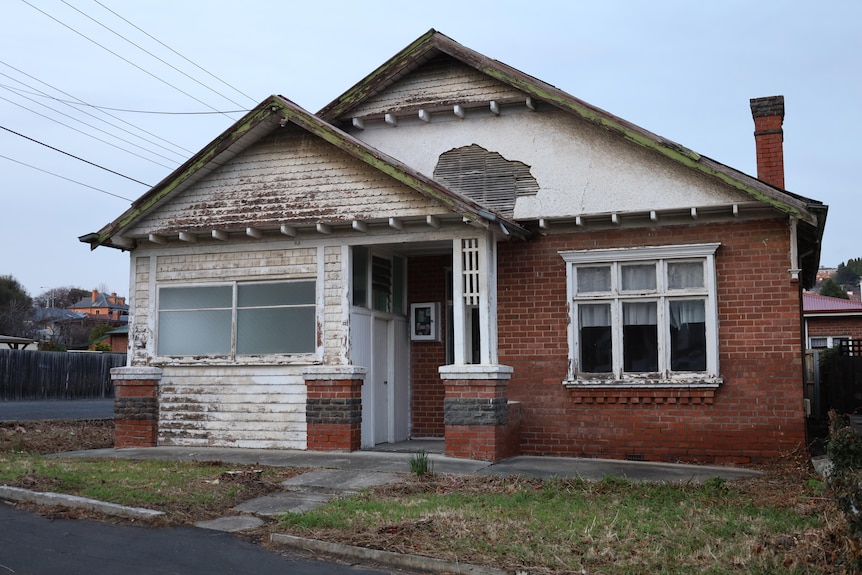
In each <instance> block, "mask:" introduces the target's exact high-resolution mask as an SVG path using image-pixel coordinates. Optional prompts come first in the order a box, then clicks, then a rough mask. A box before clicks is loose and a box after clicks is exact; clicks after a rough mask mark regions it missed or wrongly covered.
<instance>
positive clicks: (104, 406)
mask: <svg viewBox="0 0 862 575" xmlns="http://www.w3.org/2000/svg"><path fill="white" fill-rule="evenodd" d="M113 417H114V400H113V399H68V400H59V401H53V400H46V401H0V421H26V420H34V419H113Z"/></svg>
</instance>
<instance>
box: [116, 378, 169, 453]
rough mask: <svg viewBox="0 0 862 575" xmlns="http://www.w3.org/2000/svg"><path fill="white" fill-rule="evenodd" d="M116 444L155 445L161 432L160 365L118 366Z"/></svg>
mask: <svg viewBox="0 0 862 575" xmlns="http://www.w3.org/2000/svg"><path fill="white" fill-rule="evenodd" d="M111 380H112V381H113V382H114V447H116V448H120V447H155V446H156V445H157V443H158V431H159V383H160V382H161V380H162V370H161V369H159V368H158V367H114V368H112V369H111Z"/></svg>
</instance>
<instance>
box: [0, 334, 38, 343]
mask: <svg viewBox="0 0 862 575" xmlns="http://www.w3.org/2000/svg"><path fill="white" fill-rule="evenodd" d="M2 343H10V344H14V345H28V344H31V343H36V340H35V339H33V338H32V337H15V336H13V335H0V344H2Z"/></svg>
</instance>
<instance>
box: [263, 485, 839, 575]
mask: <svg viewBox="0 0 862 575" xmlns="http://www.w3.org/2000/svg"><path fill="white" fill-rule="evenodd" d="M493 481H495V482H496V485H494V486H493V487H492V488H489V491H490V492H489V493H471V492H468V493H464V492H447V491H448V489H447V488H445V487H442V488H441V487H440V486H439V485H438V486H431V485H427V484H426V486H425V488H424V489H423V488H422V484H421V483H420V482H417V483H415V484H414V486H415V489H414V492H405V493H402V494H400V495H398V496H397V497H391V496H382V495H381V493H379V492H375V491H370V492H367V493H365V494H364V495H361V496H359V497H355V498H351V499H346V500H338V501H335V502H333V503H331V504H330V505H328V506H326V507H323V508H320V509H318V510H315V511H311V512H308V513H305V514H302V515H295V514H291V515H287V516H284V517H283V518H282V519H281V521H280V523H279V526H278V529H279V530H281V531H284V532H288V533H292V534H295V535H302V536H316V537H318V538H321V537H320V536H321V535H323V537H322V538H324V539H330V540H334V539H341V540H342V541H343V542H346V543H350V544H354V545H362V546H372V547H373V546H378V545H379V544H380V541H381V540H384V541H385V542H386V548H389V549H393V548H394V549H398V550H404V551H409V552H414V553H415V552H418V553H420V554H429V555H434V556H437V557H440V556H444V557H445V558H447V559H450V560H454V561H466V562H473V563H482V564H487V565H495V566H498V567H503V568H505V569H509V570H513V571H514V570H522V571H526V572H529V573H581V572H584V573H606V574H628V573H664V574H677V573H678V574H683V573H684V574H688V573H693V572H698V573H710V574H716V575H718V574H725V573H727V574H730V573H774V572H779V571H780V572H782V573H808V572H821V571H820V570H819V567H818V568H817V569H815V570H810V571H809V569H810V567H811V565H809V564H808V563H810V561H808V562H806V560H805V559H802V560H800V559H799V558H797V557H796V555H795V554H792V553H791V554H789V553H786V552H785V551H787V550H788V549H787V548H788V546H789V545H790V543H791V542H794V544H793V545H792V547H798V545H797V544H796V543H795V542H797V541H798V540H799V539H800V537H805V534H806V533H810V532H811V531H812V530H817V529H819V528H822V527H823V516H822V509H820V506H819V505H814V504H813V503H815V501H819V500H817V499H816V498H817V495H816V493H815V492H814V491H813V490H812V491H811V492H807V491H806V492H805V494H804V495H803V496H802V497H801V501H802V502H805V501H807V502H808V503H811V504H813V505H812V506H811V507H810V508H809V509H807V510H805V511H802V510H801V508H800V507H799V506H797V505H792V506H787V505H782V504H777V505H772V504H770V505H760V504H757V503H756V502H754V501H753V500H752V499H751V498H750V497H749V495H748V494H747V493H746V492H745V491H744V490H742V491H738V490H737V489H735V488H734V486H733V485H732V484H731V485H728V484H727V483H726V482H721V481H712V482H707V483H706V484H704V485H687V486H678V485H664V484H641V483H631V482H627V481H620V480H610V481H603V482H598V483H588V482H585V481H579V480H561V479H554V480H551V481H548V482H544V483H542V482H535V481H526V480H508V481H507V480H493ZM488 487H490V486H488ZM800 489H802V490H803V491H805V490H806V489H807V488H806V487H805V485H804V484H802V485H800ZM810 559H813V557H812V558H810ZM836 572H838V571H836Z"/></svg>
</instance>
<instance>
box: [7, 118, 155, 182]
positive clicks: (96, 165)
mask: <svg viewBox="0 0 862 575" xmlns="http://www.w3.org/2000/svg"><path fill="white" fill-rule="evenodd" d="M0 130H6V131H7V132H9V133H11V134H15V135H16V136H20V137H22V138H24V139H26V140H30V141H31V142H35V143H37V144H39V145H40V146H45V147H46V148H48V149H50V150H54V151H55V152H60V153H61V154H65V155H67V156H69V157H70V158H75V159H76V160H80V161H81V162H84V163H85V164H90V165H91V166H95V167H97V168H99V169H100V170H105V171H106V172H110V173H112V174H114V175H115V176H120V177H121V178H126V179H127V180H131V181H133V182H135V183H137V184H141V185H142V186H147V187H152V186H151V185H150V184H147V183H145V182H142V181H140V180H136V179H135V178H132V177H129V176H126V175H125V174H121V173H120V172H115V171H114V170H111V169H109V168H106V167H104V166H100V165H99V164H96V163H94V162H91V161H89V160H85V159H84V158H79V157H78V156H76V155H74V154H70V153H69V152H64V151H63V150H61V149H60V148H55V147H54V146H51V145H48V144H46V143H44V142H40V141H39V140H37V139H35V138H31V137H30V136H25V135H24V134H20V133H18V132H16V131H15V130H10V129H9V128H7V127H6V126H0Z"/></svg>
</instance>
